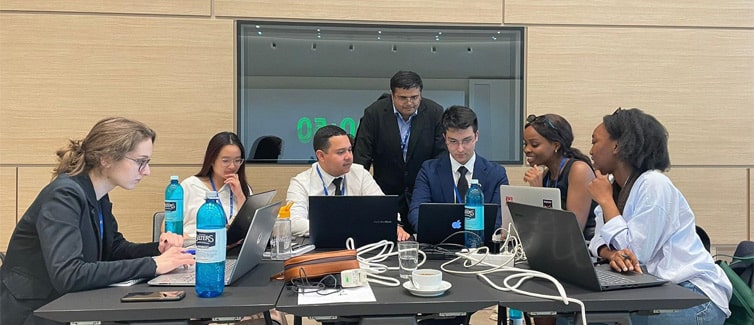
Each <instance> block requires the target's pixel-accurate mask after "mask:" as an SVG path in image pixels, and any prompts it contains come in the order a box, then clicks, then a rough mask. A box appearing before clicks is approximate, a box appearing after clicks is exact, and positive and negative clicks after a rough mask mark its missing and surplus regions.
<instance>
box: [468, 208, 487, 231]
mask: <svg viewBox="0 0 754 325" xmlns="http://www.w3.org/2000/svg"><path fill="white" fill-rule="evenodd" d="M463 214H464V217H466V220H464V221H465V224H464V228H465V229H466V230H484V207H483V206H482V207H469V206H467V207H466V208H465V209H464V212H463Z"/></svg>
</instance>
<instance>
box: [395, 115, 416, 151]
mask: <svg viewBox="0 0 754 325" xmlns="http://www.w3.org/2000/svg"><path fill="white" fill-rule="evenodd" d="M395 116H396V118H397V119H398V120H399V122H398V133H400V131H401V125H406V124H408V130H406V135H404V136H403V138H402V139H401V152H402V153H403V161H406V152H408V138H409V136H410V135H411V122H412V120H413V118H414V116H413V115H412V116H410V117H409V118H408V121H403V117H401V114H400V113H395Z"/></svg>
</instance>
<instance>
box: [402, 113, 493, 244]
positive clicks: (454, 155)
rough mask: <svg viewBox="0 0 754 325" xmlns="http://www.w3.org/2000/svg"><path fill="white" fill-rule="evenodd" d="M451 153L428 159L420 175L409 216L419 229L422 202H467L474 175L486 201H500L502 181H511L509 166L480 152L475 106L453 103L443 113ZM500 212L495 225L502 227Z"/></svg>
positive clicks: (414, 225)
mask: <svg viewBox="0 0 754 325" xmlns="http://www.w3.org/2000/svg"><path fill="white" fill-rule="evenodd" d="M442 126H443V128H444V130H445V133H444V134H443V137H444V139H445V144H446V145H447V147H448V153H449V154H448V155H442V156H440V157H439V158H437V159H431V160H427V161H425V162H424V163H423V164H422V167H421V170H419V175H418V176H417V177H416V183H415V185H414V193H413V195H412V198H411V205H410V207H409V214H408V220H409V222H410V223H411V225H412V226H413V228H414V229H418V223H419V206H420V205H421V204H422V203H426V202H437V203H463V202H464V199H465V197H466V191H467V190H468V186H469V184H471V179H477V180H479V184H480V185H481V186H482V191H483V192H484V201H485V203H497V204H498V205H499V204H500V185H503V184H505V185H508V176H507V175H506V173H505V168H504V167H503V166H501V165H499V164H496V163H491V162H489V161H487V159H484V158H482V157H481V156H479V155H477V154H476V152H475V150H474V148H475V147H476V142H477V141H478V140H479V126H478V122H477V117H476V114H475V113H474V111H473V110H471V109H470V108H468V107H464V106H451V107H450V108H448V109H447V110H446V111H445V112H444V113H443V115H442ZM501 223H502V222H501V217H500V215H499V214H498V216H497V221H496V222H495V228H498V227H500V224H501Z"/></svg>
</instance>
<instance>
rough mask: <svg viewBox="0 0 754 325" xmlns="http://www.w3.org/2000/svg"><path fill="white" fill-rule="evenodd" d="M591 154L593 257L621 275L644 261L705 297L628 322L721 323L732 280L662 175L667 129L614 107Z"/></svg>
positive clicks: (641, 115) (659, 273)
mask: <svg viewBox="0 0 754 325" xmlns="http://www.w3.org/2000/svg"><path fill="white" fill-rule="evenodd" d="M590 154H591V156H592V160H593V161H594V167H595V168H596V169H597V176H596V178H595V179H594V181H592V182H591V183H590V184H589V186H588V190H589V193H590V194H591V195H592V197H593V198H594V200H595V201H596V202H597V203H599V207H598V208H597V210H596V211H595V213H596V215H597V229H596V233H595V236H594V238H593V239H592V241H591V243H590V244H589V249H590V250H591V251H592V254H594V255H596V256H599V257H601V258H603V259H604V260H606V261H608V262H609V263H610V266H611V267H612V269H614V270H616V271H618V272H642V270H641V268H640V264H639V263H641V264H644V265H645V266H646V269H647V271H648V272H649V273H650V274H652V275H654V276H657V277H659V278H663V279H666V280H668V281H671V282H673V283H676V284H678V285H680V286H682V287H685V288H687V289H689V290H692V291H694V292H696V293H698V294H701V295H704V296H706V297H707V298H709V299H710V301H709V302H706V303H704V304H701V305H698V306H695V307H691V308H688V309H683V310H679V311H675V312H672V313H661V314H659V315H656V316H644V315H632V316H631V320H632V322H633V324H663V325H666V324H723V322H724V321H725V319H726V318H727V317H728V316H730V310H729V309H728V301H729V300H730V297H731V294H732V287H731V283H730V281H729V280H728V278H727V277H726V276H725V273H723V271H722V269H720V267H718V266H717V265H715V262H714V261H713V259H712V256H710V254H709V252H707V250H706V249H705V248H704V245H703V244H702V241H701V239H699V236H697V234H696V223H695V220H694V219H695V218H694V213H693V212H692V211H691V207H690V206H689V204H688V202H687V201H686V198H684V197H683V194H682V193H681V192H680V191H679V190H678V189H677V188H676V187H675V186H674V185H673V183H672V182H671V181H670V179H669V178H668V177H667V176H665V174H664V171H665V170H667V169H668V168H669V167H670V154H669V152H668V132H667V130H666V129H665V127H664V126H663V125H662V124H660V122H659V121H657V119H655V118H654V117H653V116H651V115H649V114H646V113H644V112H642V111H641V110H638V109H635V108H633V109H626V110H623V109H620V108H619V109H618V110H617V111H616V112H615V113H613V114H612V115H606V116H605V117H603V118H602V123H600V124H599V125H597V127H596V128H595V129H594V132H593V133H592V149H591V150H590ZM609 175H612V177H608V176H609Z"/></svg>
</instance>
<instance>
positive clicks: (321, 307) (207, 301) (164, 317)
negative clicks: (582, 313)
mask: <svg viewBox="0 0 754 325" xmlns="http://www.w3.org/2000/svg"><path fill="white" fill-rule="evenodd" d="M442 262H444V261H435V260H429V261H427V263H426V264H425V265H424V266H423V268H435V269H439V268H440V264H441V263H442ZM281 269H282V263H281V262H279V261H264V262H262V263H261V264H260V265H259V266H257V267H256V268H254V269H253V270H252V271H250V272H249V273H248V274H246V275H245V276H244V277H242V278H241V279H240V280H238V281H237V282H236V283H234V284H232V285H230V286H227V287H226V288H225V292H224V293H223V295H222V296H220V297H216V298H198V297H197V296H196V293H194V291H193V288H192V287H150V286H148V285H146V284H138V285H135V286H130V287H108V288H103V289H97V290H89V291H82V292H74V293H69V294H66V295H64V296H62V297H60V298H58V299H57V300H55V301H52V302H51V303H49V304H47V305H45V306H43V307H42V308H40V309H38V310H36V311H35V314H36V315H37V316H40V317H43V318H47V319H52V320H55V321H59V322H75V321H94V320H98V321H118V322H128V323H140V322H141V323H145V322H153V323H161V324H162V323H171V322H172V323H186V321H187V320H188V319H211V318H217V317H228V318H232V317H238V316H242V315H253V314H256V313H259V312H264V311H268V310H269V309H272V308H277V309H278V310H280V311H283V312H287V313H290V314H293V315H296V316H297V317H296V321H297V322H300V320H301V317H314V318H316V319H318V320H321V321H337V320H354V319H356V320H360V321H361V322H362V324H414V323H415V322H416V319H417V314H421V315H422V316H420V317H437V316H439V317H454V316H461V315H467V314H468V315H470V314H471V313H473V312H474V311H477V310H480V309H483V308H486V307H489V306H494V305H498V306H500V307H510V308H516V309H519V310H523V311H527V312H534V313H537V314H555V313H560V314H563V313H574V312H577V311H579V307H578V306H577V305H576V304H573V303H572V304H569V305H565V304H563V303H562V302H559V301H553V300H547V299H542V298H535V297H530V296H525V295H520V294H516V293H512V292H504V291H499V290H496V289H494V288H492V287H491V286H489V285H488V284H486V283H484V282H482V281H481V280H480V279H479V278H477V277H476V276H475V275H470V274H469V275H455V274H449V273H443V280H445V281H448V282H450V283H451V284H452V287H451V288H450V289H449V290H448V291H447V292H446V293H445V294H443V295H441V296H438V297H417V296H413V295H412V294H410V293H409V292H408V291H407V290H406V289H404V288H403V287H389V286H384V285H380V284H371V285H370V286H371V289H372V292H373V293H374V296H375V298H376V301H375V302H344V303H336V304H326V303H322V304H299V303H298V294H297V293H295V291H293V290H284V289H283V288H284V284H283V282H282V281H276V280H270V276H271V275H273V274H275V273H277V272H279V271H280V270H281ZM454 269H459V268H458V267H457V266H455V267H454ZM384 275H387V276H392V277H394V278H398V272H397V271H389V272H387V273H385V274H384ZM505 275H506V274H505V273H497V274H493V275H491V276H490V278H491V279H492V280H493V282H495V283H496V284H499V285H502V282H503V281H502V279H503V277H504V276H505ZM564 287H565V289H566V292H567V293H568V296H569V297H572V298H576V299H580V300H581V301H583V302H584V304H585V305H586V310H587V316H588V318H589V319H590V320H598V319H604V318H600V317H603V316H607V317H609V318H610V319H614V318H616V317H617V316H621V315H628V313H629V312H639V313H657V312H663V311H668V310H676V309H684V308H689V307H692V306H695V305H698V304H701V303H704V302H706V301H708V300H707V298H705V297H703V296H700V295H698V294H696V293H694V292H691V291H690V290H687V289H685V288H683V287H680V286H678V285H675V284H665V285H663V286H659V287H652V288H640V289H628V290H617V291H608V292H594V291H589V290H585V289H582V288H580V287H577V286H573V285H569V284H564ZM521 288H522V289H524V290H527V291H532V292H537V293H543V294H556V290H555V288H554V287H553V286H552V285H551V284H549V283H548V282H545V281H543V280H529V281H527V282H525V283H524V284H523V285H522V287H521ZM165 290H185V291H187V292H186V297H185V298H184V299H183V300H180V301H175V302H148V303H121V302H120V297H122V296H123V295H125V294H126V293H129V292H135V291H165ZM502 315H504V314H501V316H502ZM616 315H617V316H616ZM500 319H501V320H502V319H504V317H500Z"/></svg>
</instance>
